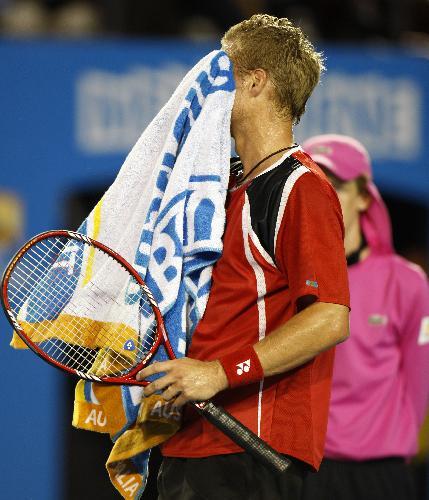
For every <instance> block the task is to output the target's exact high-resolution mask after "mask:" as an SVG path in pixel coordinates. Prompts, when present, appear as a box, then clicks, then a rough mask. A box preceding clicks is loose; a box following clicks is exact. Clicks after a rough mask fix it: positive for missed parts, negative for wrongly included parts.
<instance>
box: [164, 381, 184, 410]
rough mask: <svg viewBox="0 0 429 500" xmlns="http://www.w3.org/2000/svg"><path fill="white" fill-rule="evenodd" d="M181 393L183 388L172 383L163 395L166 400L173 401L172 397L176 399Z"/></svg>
mask: <svg viewBox="0 0 429 500" xmlns="http://www.w3.org/2000/svg"><path fill="white" fill-rule="evenodd" d="M180 393H181V389H180V388H179V387H178V386H177V385H174V384H173V385H170V386H169V387H168V388H167V389H166V390H165V391H164V392H163V393H162V397H163V398H164V399H165V400H166V401H171V400H172V399H174V398H175V397H176V396H178V395H180ZM173 404H174V406H176V403H175V402H174V403H173Z"/></svg>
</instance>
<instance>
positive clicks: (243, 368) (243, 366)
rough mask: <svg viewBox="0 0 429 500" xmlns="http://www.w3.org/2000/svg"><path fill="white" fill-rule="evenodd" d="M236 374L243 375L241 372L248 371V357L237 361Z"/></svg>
mask: <svg viewBox="0 0 429 500" xmlns="http://www.w3.org/2000/svg"><path fill="white" fill-rule="evenodd" d="M236 366H237V375H243V373H248V372H249V370H250V359H247V360H246V361H243V362H242V363H238V364H237V365H236Z"/></svg>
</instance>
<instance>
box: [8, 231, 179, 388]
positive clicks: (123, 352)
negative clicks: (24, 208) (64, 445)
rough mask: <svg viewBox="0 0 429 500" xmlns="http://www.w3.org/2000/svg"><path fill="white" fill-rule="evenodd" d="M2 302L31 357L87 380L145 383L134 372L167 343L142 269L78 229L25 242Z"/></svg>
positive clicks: (10, 272)
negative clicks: (139, 270)
mask: <svg viewBox="0 0 429 500" xmlns="http://www.w3.org/2000/svg"><path fill="white" fill-rule="evenodd" d="M94 261H95V262H97V264H98V268H97V269H98V270H97V272H96V273H95V275H94V276H93V277H91V271H92V269H89V268H91V266H92V265H93V264H94ZM79 287H80V288H79ZM124 287H125V288H124ZM78 288H79V291H78V293H76V290H78ZM118 296H119V297H120V298H121V297H122V298H124V301H122V300H120V299H119V300H118ZM77 297H78V298H77ZM1 302H2V306H3V309H4V310H5V313H6V316H7V318H8V320H9V322H10V323H11V325H12V327H13V329H14V330H15V332H16V333H17V334H18V336H19V337H20V338H21V340H22V341H23V342H24V343H25V344H26V345H27V346H28V347H29V348H30V349H31V350H32V351H33V352H35V353H36V354H37V355H39V356H40V357H41V358H42V359H43V360H45V361H47V362H48V363H50V364H51V365H53V366H55V367H56V368H60V369H61V370H63V371H66V372H67V373H70V374H73V375H76V376H78V377H80V378H83V379H87V380H93V381H97V382H104V383H110V384H132V385H146V383H147V382H145V381H136V380H135V375H136V374H137V372H138V371H139V370H141V369H142V368H143V367H144V366H145V365H147V364H148V363H149V361H150V359H151V358H152V357H153V355H154V354H155V352H156V351H157V349H158V347H159V345H160V343H161V342H162V341H163V340H165V339H167V335H166V331H165V326H164V323H163V319H162V315H161V313H160V311H159V308H158V306H157V304H156V301H155V299H154V297H153V295H152V293H151V292H150V290H149V289H148V287H147V285H146V284H145V283H144V281H143V280H142V278H141V277H140V275H139V274H138V272H137V271H136V270H135V269H134V268H133V267H132V266H131V265H130V264H129V263H128V262H127V261H126V260H125V259H124V258H123V257H121V256H120V255H119V254H118V253H117V252H115V251H114V250H112V249H111V248H109V247H107V246H106V245H103V244H102V243H100V242H98V241H96V240H94V239H92V238H89V237H88V236H86V235H83V234H80V233H76V232H73V231H66V230H56V231H47V232H44V233H41V234H39V235H37V236H35V237H33V238H32V239H31V240H30V241H28V242H27V243H26V244H25V245H23V247H22V248H20V249H19V250H18V252H17V253H16V254H15V256H14V257H13V258H12V259H11V261H10V263H9V265H8V266H7V268H6V270H5V272H4V275H3V278H2V284H1ZM130 325H131V327H130ZM164 343H165V342H164ZM170 354H171V353H169V355H170Z"/></svg>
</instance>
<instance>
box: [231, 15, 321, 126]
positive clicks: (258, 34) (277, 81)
mask: <svg viewBox="0 0 429 500" xmlns="http://www.w3.org/2000/svg"><path fill="white" fill-rule="evenodd" d="M222 48H223V50H225V52H226V53H227V54H228V56H229V57H230V58H231V60H232V62H233V63H234V66H235V68H236V69H237V71H238V72H239V73H246V72H249V71H251V70H254V69H258V68H260V69H263V70H265V71H266V72H267V74H268V76H269V78H270V80H271V81H272V83H273V85H274V88H275V91H276V96H275V101H276V105H277V108H278V111H279V112H280V114H281V116H284V117H288V118H290V119H292V121H293V122H294V123H298V122H299V120H300V118H301V116H302V114H303V113H304V111H305V105H306V102H307V100H308V98H309V97H310V95H311V93H312V92H313V90H314V88H315V86H316V85H317V83H318V82H319V79H320V75H321V73H322V72H323V70H324V69H325V68H324V65H323V56H322V54H321V53H319V52H317V51H316V50H315V48H314V47H313V45H312V44H311V42H310V41H309V40H308V38H307V37H306V36H305V35H304V33H303V32H302V30H301V29H300V28H298V27H296V26H294V25H293V24H292V23H291V22H290V21H289V20H288V19H287V18H285V17H284V18H277V17H274V16H269V15H267V14H255V15H254V16H252V17H251V18H250V19H248V20H246V21H242V22H241V23H238V24H236V25H235V26H232V27H231V28H230V29H229V30H228V31H227V32H226V33H225V35H224V36H223V38H222Z"/></svg>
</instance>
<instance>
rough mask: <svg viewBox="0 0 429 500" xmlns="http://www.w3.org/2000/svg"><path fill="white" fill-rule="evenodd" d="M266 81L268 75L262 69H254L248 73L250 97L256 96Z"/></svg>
mask: <svg viewBox="0 0 429 500" xmlns="http://www.w3.org/2000/svg"><path fill="white" fill-rule="evenodd" d="M267 81H268V75H267V72H266V71H265V70H264V69H262V68H258V69H254V70H253V71H252V72H251V75H250V88H249V92H250V95H251V96H252V97H257V96H258V95H259V94H260V93H261V92H262V91H263V90H264V88H265V85H266V84H267Z"/></svg>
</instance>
